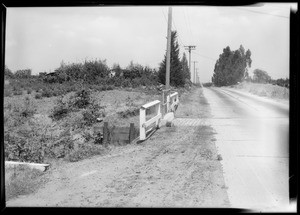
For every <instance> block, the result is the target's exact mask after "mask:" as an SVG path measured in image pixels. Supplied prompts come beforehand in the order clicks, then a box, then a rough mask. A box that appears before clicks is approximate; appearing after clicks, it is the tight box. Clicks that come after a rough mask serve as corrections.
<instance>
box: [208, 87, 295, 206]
mask: <svg viewBox="0 0 300 215" xmlns="http://www.w3.org/2000/svg"><path fill="white" fill-rule="evenodd" d="M203 93H204V96H205V98H206V99H207V101H208V103H209V107H210V109H211V112H210V113H211V115H212V116H211V118H210V119H209V120H208V121H207V123H208V124H210V125H211V126H212V127H213V128H214V130H215V132H216V133H217V134H216V135H215V137H216V146H217V150H218V153H219V154H221V155H222V158H223V160H222V161H221V163H222V166H223V171H224V179H225V184H226V185H227V186H228V190H227V193H228V196H229V201H230V204H231V206H232V207H236V208H247V209H254V210H259V211H285V210H287V208H288V205H289V198H288V197H289V193H288V179H289V177H288V161H289V153H288V152H289V147H288V146H289V142H288V141H289V139H288V136H289V106H288V105H287V104H283V103H278V102H274V101H271V100H269V99H264V98H259V97H257V96H252V95H250V94H247V93H241V92H239V91H235V90H233V89H229V88H204V91H203Z"/></svg>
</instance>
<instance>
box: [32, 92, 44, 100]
mask: <svg viewBox="0 0 300 215" xmlns="http://www.w3.org/2000/svg"><path fill="white" fill-rule="evenodd" d="M34 98H35V99H41V98H43V97H42V94H40V93H37V94H35V96H34Z"/></svg>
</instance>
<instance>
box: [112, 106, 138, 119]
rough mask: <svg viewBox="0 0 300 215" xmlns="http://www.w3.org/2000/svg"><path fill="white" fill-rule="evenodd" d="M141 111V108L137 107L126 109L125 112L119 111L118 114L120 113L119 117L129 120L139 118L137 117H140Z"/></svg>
mask: <svg viewBox="0 0 300 215" xmlns="http://www.w3.org/2000/svg"><path fill="white" fill-rule="evenodd" d="M139 111H140V109H139V108H136V107H129V108H128V109H126V110H125V111H119V112H117V113H118V115H119V116H120V117H121V118H128V117H131V116H137V115H139Z"/></svg>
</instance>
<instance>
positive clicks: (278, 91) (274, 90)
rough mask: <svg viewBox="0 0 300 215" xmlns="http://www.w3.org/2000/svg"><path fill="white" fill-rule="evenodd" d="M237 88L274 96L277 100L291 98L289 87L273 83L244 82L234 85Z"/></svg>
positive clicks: (256, 93) (268, 96) (259, 94)
mask: <svg viewBox="0 0 300 215" xmlns="http://www.w3.org/2000/svg"><path fill="white" fill-rule="evenodd" d="M233 87H234V88H236V89H239V90H242V91H245V92H249V93H252V94H255V95H258V96H263V97H267V98H272V99H276V100H283V101H284V100H285V101H286V100H289V96H290V93H289V92H290V91H289V89H288V88H285V87H281V86H277V85H272V84H258V83H247V82H242V83H240V84H238V85H235V86H233Z"/></svg>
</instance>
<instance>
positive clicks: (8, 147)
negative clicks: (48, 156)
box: [4, 130, 44, 163]
mask: <svg viewBox="0 0 300 215" xmlns="http://www.w3.org/2000/svg"><path fill="white" fill-rule="evenodd" d="M27 132H31V131H30V130H27V131H24V130H23V131H21V132H20V131H19V133H20V134H16V133H11V132H10V133H6V134H5V137H4V144H5V158H6V159H7V160H16V161H24V162H37V163H40V162H43V160H44V156H43V152H42V150H41V145H40V143H39V142H36V141H34V140H32V139H30V141H28V137H26V136H29V137H30V136H31V134H30V133H29V134H28V133H27Z"/></svg>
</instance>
